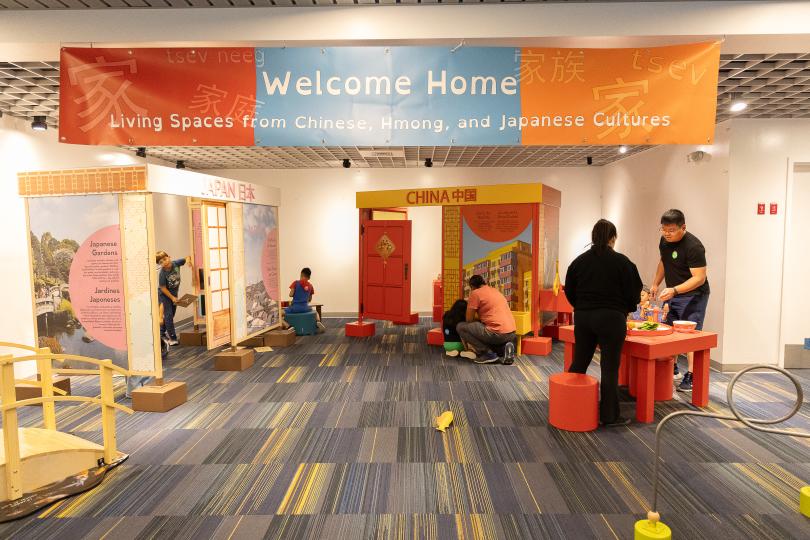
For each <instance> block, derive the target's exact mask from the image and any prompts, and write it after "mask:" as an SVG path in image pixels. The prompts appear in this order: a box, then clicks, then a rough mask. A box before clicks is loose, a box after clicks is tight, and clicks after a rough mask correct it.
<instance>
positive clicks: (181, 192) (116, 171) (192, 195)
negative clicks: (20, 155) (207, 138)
mask: <svg viewBox="0 0 810 540" xmlns="http://www.w3.org/2000/svg"><path fill="white" fill-rule="evenodd" d="M177 174H181V175H183V176H184V178H183V182H178V181H177V177H176V175H177ZM18 183H19V193H20V196H22V197H23V198H24V199H25V201H24V207H25V223H26V227H27V229H28V231H30V209H29V204H28V203H29V201H28V199H29V198H35V197H63V196H85V195H105V194H112V195H116V202H117V205H118V208H117V210H118V221H119V223H118V227H119V231H120V232H121V240H120V250H121V253H120V259H121V268H122V275H123V276H124V279H123V294H124V318H125V325H126V332H127V349H126V351H127V361H128V367H131V366H132V361H133V356H132V350H131V349H132V344H131V343H130V336H131V335H132V334H131V321H130V309H129V308H130V306H129V303H130V301H131V299H129V298H128V286H127V283H126V278H125V276H126V249H127V246H126V242H125V235H124V223H125V220H124V216H123V208H124V197H125V196H126V195H127V194H140V195H145V199H144V201H145V202H144V204H145V208H144V212H145V213H146V216H145V220H146V225H147V226H146V244H147V251H148V260H149V268H150V272H149V284H148V286H149V290H150V305H151V311H152V315H151V318H152V334H153V339H152V345H153V346H152V351H153V364H152V365H153V369H152V370H133V369H126V370H125V371H127V372H128V374H129V375H143V376H153V377H155V378H156V379H157V380H158V381H160V380H161V378H162V376H163V366H162V359H161V356H160V335H159V315H158V314H159V305H158V299H157V275H156V272H154V262H153V257H154V253H155V250H156V245H155V230H154V207H153V198H152V193H165V194H168V195H178V196H182V197H186V198H187V199H188V200H189V201H193V202H197V203H198V204H200V206H203V203H208V204H215V205H221V206H222V207H224V208H225V207H227V206H230V205H229V203H241V202H250V203H252V204H259V205H264V206H273V207H276V208H278V207H280V199H281V198H280V192H279V190H278V189H277V188H273V187H268V186H260V185H254V184H249V183H245V182H240V181H237V180H230V179H226V178H220V177H216V176H211V175H206V174H200V173H195V172H192V171H177V170H175V169H171V168H168V167H164V166H160V165H153V164H147V165H138V166H128V167H97V168H86V169H69V170H55V171H36V172H22V173H19V174H18ZM190 204H191V203H190ZM190 212H191V211H190V210H189V215H188V219H189V222H190V221H191V213H190ZM203 213H204V212H202V210H201V218H205V216H203V215H202V214H203ZM189 225H191V223H189ZM277 225H278V224H277ZM189 230H190V234H191V235H192V242H191V245H192V249H193V247H194V240H193V230H192V227H191V226H190V227H189ZM203 233H204V239H203V242H204V244H203V245H204V247H205V246H207V231H206V230H205V227H204V228H203ZM29 234H30V233H29ZM226 234H228V235H230V234H231V233H230V231H229V229H226ZM228 244H229V245H228V246H227V250H228V257H229V258H231V257H232V254H231V247H230V241H229V242H228ZM27 249H28V260H29V265H28V266H29V268H28V270H29V272H28V273H29V280H30V284H31V290H32V291H33V286H34V268H33V263H32V261H33V253H32V246H31V241H30V239H29V240H28V248H27ZM203 260H205V261H207V257H204V259H203ZM205 275H206V277H207V276H208V275H209V274H208V269H207V267H206V270H205ZM231 278H232V276H231V274H230V272H229V275H228V281H229V285H228V287H229V288H228V302H229V306H228V307H229V309H231V307H232V306H233V297H232V296H231V295H232V294H233V290H232V289H231V288H230V280H231ZM197 281H198V280H197V276H193V277H192V283H193V284H194V285H196V286H195V292H198V290H199V284H198V282H197ZM206 292H209V291H208V290H206ZM280 302H281V299H280V298H279V304H280ZM31 308H32V318H33V321H32V322H33V328H34V339H35V341H36V345H37V346H38V345H39V330H38V325H37V314H36V313H37V309H36V298H35V296H34V294H33V293H32V295H31ZM206 308H207V309H206V312H207V313H208V312H210V302H209V304H207V305H206ZM196 314H197V309H196V306H195V323H196V322H198V321H199V319H198V318H197V317H196ZM229 324H230V318H229ZM269 329H270V327H268V328H266V329H265V330H263V331H266V330H269ZM207 330H208V329H207ZM231 333H232V332H231ZM209 335H210V333H209ZM229 335H230V333H229ZM224 343H227V341H225V342H223V343H220V344H224ZM144 358H145V357H144ZM53 373H55V374H62V375H91V374H94V373H96V370H93V369H73V368H61V369H54V370H53Z"/></svg>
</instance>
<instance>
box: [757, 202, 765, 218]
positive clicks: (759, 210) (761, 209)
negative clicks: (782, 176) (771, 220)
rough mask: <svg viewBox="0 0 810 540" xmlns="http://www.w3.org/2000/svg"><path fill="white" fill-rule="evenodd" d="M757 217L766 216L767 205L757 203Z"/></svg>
mask: <svg viewBox="0 0 810 540" xmlns="http://www.w3.org/2000/svg"><path fill="white" fill-rule="evenodd" d="M757 215H758V216H764V215H765V203H763V202H761V203H757Z"/></svg>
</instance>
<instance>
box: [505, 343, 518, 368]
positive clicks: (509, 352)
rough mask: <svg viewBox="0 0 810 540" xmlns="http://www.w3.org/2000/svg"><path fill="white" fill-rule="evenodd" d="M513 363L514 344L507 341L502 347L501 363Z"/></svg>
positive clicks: (508, 364)
mask: <svg viewBox="0 0 810 540" xmlns="http://www.w3.org/2000/svg"><path fill="white" fill-rule="evenodd" d="M514 363H515V344H514V343H507V344H506V346H505V347H504V348H503V364H504V365H505V366H511V365H512V364H514Z"/></svg>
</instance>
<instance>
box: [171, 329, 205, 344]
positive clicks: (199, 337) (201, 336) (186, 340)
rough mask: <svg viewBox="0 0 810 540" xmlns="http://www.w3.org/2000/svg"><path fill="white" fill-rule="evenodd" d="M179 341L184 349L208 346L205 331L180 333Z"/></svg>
mask: <svg viewBox="0 0 810 540" xmlns="http://www.w3.org/2000/svg"><path fill="white" fill-rule="evenodd" d="M178 341H179V342H180V345H182V346H184V347H200V346H203V345H205V344H206V335H205V330H191V331H188V332H180V336H179V339H178Z"/></svg>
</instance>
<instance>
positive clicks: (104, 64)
mask: <svg viewBox="0 0 810 540" xmlns="http://www.w3.org/2000/svg"><path fill="white" fill-rule="evenodd" d="M254 54H255V52H254V49H253V48H252V47H243V48H215V49H214V48H202V47H201V48H196V49H179V48H178V49H137V48H135V49H95V48H93V49H81V48H64V49H62V54H61V66H60V101H59V140H60V142H63V143H70V144H110V145H143V146H151V145H163V146H253V143H254V140H253V127H252V126H251V125H250V124H247V125H245V123H244V118H245V117H253V116H254V114H255V109H256V103H257V100H256V96H255V93H256V68H255V63H254Z"/></svg>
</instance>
